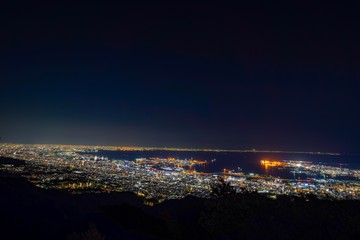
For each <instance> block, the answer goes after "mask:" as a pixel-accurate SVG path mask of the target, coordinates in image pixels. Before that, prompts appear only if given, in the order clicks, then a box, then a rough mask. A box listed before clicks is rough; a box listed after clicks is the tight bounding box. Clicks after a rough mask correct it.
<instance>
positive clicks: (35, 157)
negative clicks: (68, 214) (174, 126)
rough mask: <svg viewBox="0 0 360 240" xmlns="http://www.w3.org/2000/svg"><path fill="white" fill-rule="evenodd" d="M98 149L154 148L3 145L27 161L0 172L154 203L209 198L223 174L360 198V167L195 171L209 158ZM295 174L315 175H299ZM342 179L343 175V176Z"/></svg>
mask: <svg viewBox="0 0 360 240" xmlns="http://www.w3.org/2000/svg"><path fill="white" fill-rule="evenodd" d="M100 149H110V150H113V151H124V150H126V151H129V150H130V151H135V150H136V151H139V150H141V151H151V149H147V148H118V147H101V146H96V147H92V146H75V145H74V146H73V145H18V144H2V145H1V148H0V156H2V157H9V158H15V159H20V160H24V161H25V162H24V164H23V165H20V166H14V165H11V164H1V162H0V170H1V171H2V172H7V173H17V174H20V175H22V176H23V177H25V178H26V179H27V180H28V181H30V182H31V183H32V184H34V185H35V186H37V187H39V188H44V189H59V190H65V191H69V192H71V193H74V194H80V193H99V192H124V191H128V192H133V193H135V194H137V195H138V196H141V197H144V199H145V202H146V203H148V204H150V205H152V204H154V202H155V203H157V202H161V201H163V200H167V199H180V198H183V197H185V196H188V195H192V196H197V197H201V198H208V197H209V196H210V194H211V186H212V185H213V184H214V183H216V181H217V178H218V176H222V177H224V179H225V181H226V182H228V183H230V185H231V186H233V187H234V188H235V189H236V190H237V191H238V192H242V191H247V192H257V193H261V194H265V195H267V196H269V197H272V198H276V196H278V195H294V196H302V197H307V196H316V197H317V198H320V199H337V200H342V199H360V181H359V180H360V170H354V169H348V168H344V167H332V166H327V165H323V164H315V163H311V162H306V161H294V160H285V161H272V160H261V161H260V162H259V164H261V166H263V167H264V168H265V170H266V171H268V170H269V169H272V168H274V169H276V168H281V169H287V170H289V171H290V172H292V173H294V178H289V179H284V178H281V177H274V176H271V175H269V174H265V175H261V174H255V173H245V172H242V171H235V170H229V169H224V170H223V172H221V173H207V172H199V171H196V166H202V165H207V164H209V163H210V162H211V161H210V160H206V159H205V160H196V159H177V158H161V157H151V158H137V159H136V160H135V161H128V160H122V159H109V158H108V157H104V156H99V155H98V154H97V153H98V151H99V150H100ZM206 151H209V150H206ZM216 151H218V150H216ZM212 161H215V160H212ZM295 173H296V174H300V173H302V174H307V176H311V177H307V178H306V179H300V177H298V178H295ZM338 177H342V178H343V179H341V180H339V179H337V178H338ZM149 200H152V201H150V202H149Z"/></svg>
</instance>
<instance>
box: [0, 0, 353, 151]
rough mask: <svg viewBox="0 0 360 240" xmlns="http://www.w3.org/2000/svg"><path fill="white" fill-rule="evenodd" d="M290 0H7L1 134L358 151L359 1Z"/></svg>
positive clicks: (13, 138) (22, 138)
mask: <svg viewBox="0 0 360 240" xmlns="http://www.w3.org/2000/svg"><path fill="white" fill-rule="evenodd" d="M150 2H151V1H150ZM150 2H149V3H150ZM170 2H171V1H170ZM270 2H272V1H270ZM286 2H288V1H284V2H283V3H281V4H274V3H272V4H270V3H267V4H254V5H249V4H247V5H246V4H245V5H238V6H225V5H215V4H214V5H207V6H205V5H196V6H190V5H185V4H173V5H148V4H147V5H146V4H145V5H137V6H130V5H127V6H125V5H119V6H95V5H91V6H90V5H88V6H45V5H44V4H45V3H44V4H39V5H36V6H35V5H32V6H26V5H16V6H5V5H2V6H1V10H0V11H1V14H0V27H1V30H0V81H1V85H0V94H1V95H0V110H1V112H0V136H1V138H2V141H3V142H13V143H62V144H100V145H126V146H155V147H189V148H225V149H253V148H255V149H273V150H298V151H332V152H345V151H350V152H351V151H360V114H359V104H360V94H359V93H360V91H359V89H360V88H359V87H360V14H359V13H360V5H359V4H355V3H346V4H347V5H345V3H343V4H341V3H340V1H339V2H338V3H337V4H332V3H330V2H326V4H320V3H316V4H315V3H313V1H309V3H308V4H306V3H305V2H306V1H291V2H292V3H291V4H290V3H286ZM344 2H345V1H344ZM354 2H355V1H354ZM219 3H220V2H219ZM219 3H218V4H219Z"/></svg>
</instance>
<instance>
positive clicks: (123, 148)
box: [0, 143, 341, 155]
mask: <svg viewBox="0 0 360 240" xmlns="http://www.w3.org/2000/svg"><path fill="white" fill-rule="evenodd" d="M0 145H33V146H43V145H48V146H63V147H73V146H77V147H94V148H101V149H103V150H111V151H115V150H118V151H126V150H127V151H155V150H162V151H164V150H167V151H194V152H201V151H202V152H252V153H297V154H314V155H341V154H340V153H337V152H320V151H292V150H259V149H255V148H253V149H217V148H184V147H144V146H142V147H139V146H117V145H93V144H90V145H86V144H85V145H84V144H53V143H0Z"/></svg>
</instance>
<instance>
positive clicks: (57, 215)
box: [0, 160, 360, 239]
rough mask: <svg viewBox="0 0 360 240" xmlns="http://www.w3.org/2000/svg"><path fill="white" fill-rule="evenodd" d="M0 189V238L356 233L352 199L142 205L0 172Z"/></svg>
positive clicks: (245, 198)
mask: <svg viewBox="0 0 360 240" xmlns="http://www.w3.org/2000/svg"><path fill="white" fill-rule="evenodd" d="M9 161H10V160H9ZM18 163H19V164H21V162H18ZM12 164H13V163H12ZM0 192H1V195H0V204H1V208H0V216H1V222H0V239H265V238H266V239H360V202H358V201H328V200H327V201H325V200H317V199H315V198H314V199H307V200H306V199H303V198H293V197H280V198H278V199H277V200H272V199H269V198H267V197H265V196H263V195H258V194H249V193H245V194H234V193H232V192H231V191H230V192H228V193H226V194H224V195H217V196H215V198H214V199H200V198H195V197H186V198H184V199H181V200H170V201H166V202H164V203H162V204H159V205H155V206H154V207H149V206H146V205H144V204H142V202H143V199H141V198H138V197H137V196H135V195H134V194H132V193H109V194H106V193H104V194H102V193H101V194H81V195H72V194H69V193H66V192H61V191H55V190H44V189H40V188H36V187H34V186H33V185H31V184H30V183H29V182H27V181H26V180H25V179H23V178H21V177H20V176H18V175H0Z"/></svg>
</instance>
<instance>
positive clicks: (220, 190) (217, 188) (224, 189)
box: [210, 176, 236, 198]
mask: <svg viewBox="0 0 360 240" xmlns="http://www.w3.org/2000/svg"><path fill="white" fill-rule="evenodd" d="M210 187H211V190H212V191H211V197H212V198H221V197H226V196H227V197H229V196H230V195H235V194H236V190H235V188H234V187H232V186H231V185H230V183H229V182H226V181H225V178H224V177H220V176H219V177H218V178H217V181H216V182H214V183H212V184H211V185H210Z"/></svg>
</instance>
